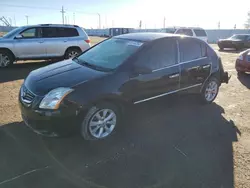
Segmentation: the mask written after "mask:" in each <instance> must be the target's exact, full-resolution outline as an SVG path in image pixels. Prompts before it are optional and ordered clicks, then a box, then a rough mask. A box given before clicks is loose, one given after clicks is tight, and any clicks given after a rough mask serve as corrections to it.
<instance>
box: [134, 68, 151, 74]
mask: <svg viewBox="0 0 250 188" xmlns="http://www.w3.org/2000/svg"><path fill="white" fill-rule="evenodd" d="M134 73H136V74H138V75H139V74H149V73H152V70H151V69H149V68H147V67H143V66H135V67H134Z"/></svg>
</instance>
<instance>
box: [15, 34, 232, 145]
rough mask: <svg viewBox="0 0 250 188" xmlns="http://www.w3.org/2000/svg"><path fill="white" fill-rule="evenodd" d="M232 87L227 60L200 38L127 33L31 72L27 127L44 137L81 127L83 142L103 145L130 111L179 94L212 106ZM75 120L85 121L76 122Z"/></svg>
mask: <svg viewBox="0 0 250 188" xmlns="http://www.w3.org/2000/svg"><path fill="white" fill-rule="evenodd" d="M225 82H226V83H227V82H228V74H227V73H226V72H224V70H223V66H222V62H221V59H220V57H218V56H217V54H216V53H215V52H214V50H213V49H212V48H211V47H210V46H209V45H208V44H207V43H205V42H203V41H201V40H199V39H196V38H192V37H184V36H180V35H174V34H164V33H135V34H125V35H120V36H116V37H113V38H110V39H107V40H105V41H103V42H101V43H99V44H98V45H96V46H94V47H92V48H90V49H88V50H87V51H85V52H83V53H82V54H81V55H79V56H78V57H76V58H74V59H71V60H65V61H62V62H59V63H55V64H52V65H49V66H46V67H44V68H40V69H37V70H35V71H32V72H31V73H30V74H29V76H28V77H27V78H26V79H25V82H24V84H23V85H22V87H21V89H20V94H19V104H20V108H21V114H22V117H23V120H24V122H25V123H26V124H27V125H28V126H29V127H31V128H32V129H33V130H35V131H36V132H37V133H41V134H46V135H50V136H56V135H58V131H59V130H60V129H62V128H63V127H66V129H67V130H71V129H75V127H79V128H80V129H76V130H79V132H80V133H81V135H82V136H83V138H84V139H87V140H93V139H97V140H98V139H103V138H105V137H107V136H109V135H110V134H111V133H112V132H113V131H114V129H115V128H116V127H117V125H118V124H120V122H121V117H122V114H123V112H124V110H125V109H126V108H127V107H129V106H130V105H137V104H140V103H144V102H147V101H150V100H154V99H156V98H160V97H165V96H168V95H170V94H176V93H179V92H189V93H195V94H198V95H199V96H200V97H199V98H200V99H201V101H203V102H204V103H211V102H212V101H213V100H214V99H215V98H216V96H217V94H218V91H219V87H220V85H221V83H225ZM76 119H78V120H80V123H78V124H77V123H76V124H74V123H73V121H72V120H76ZM68 120H70V123H65V122H69V121H68ZM75 122H78V121H75Z"/></svg>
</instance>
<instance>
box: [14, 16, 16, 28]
mask: <svg viewBox="0 0 250 188" xmlns="http://www.w3.org/2000/svg"><path fill="white" fill-rule="evenodd" d="M14 24H15V26H16V17H15V15H14Z"/></svg>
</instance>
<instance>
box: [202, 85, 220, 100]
mask: <svg viewBox="0 0 250 188" xmlns="http://www.w3.org/2000/svg"><path fill="white" fill-rule="evenodd" d="M217 93H218V84H217V83H216V82H215V81H211V82H209V84H208V85H207V87H206V90H205V99H206V100H207V101H208V102H210V101H212V100H214V98H215V97H216V95H217Z"/></svg>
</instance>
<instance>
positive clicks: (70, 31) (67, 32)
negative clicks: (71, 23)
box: [57, 27, 79, 37]
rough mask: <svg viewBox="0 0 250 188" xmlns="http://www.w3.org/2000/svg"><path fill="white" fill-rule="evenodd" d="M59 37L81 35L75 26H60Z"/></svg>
mask: <svg viewBox="0 0 250 188" xmlns="http://www.w3.org/2000/svg"><path fill="white" fill-rule="evenodd" d="M57 29H58V35H59V37H76V36H79V33H78V31H77V30H76V29H75V28H64V27H58V28H57Z"/></svg>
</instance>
